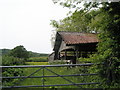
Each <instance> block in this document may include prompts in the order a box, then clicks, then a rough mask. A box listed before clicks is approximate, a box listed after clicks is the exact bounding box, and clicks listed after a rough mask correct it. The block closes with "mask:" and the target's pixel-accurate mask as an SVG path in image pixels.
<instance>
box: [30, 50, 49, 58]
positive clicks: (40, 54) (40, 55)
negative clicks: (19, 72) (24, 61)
mask: <svg viewBox="0 0 120 90" xmlns="http://www.w3.org/2000/svg"><path fill="white" fill-rule="evenodd" d="M28 52H29V55H30V57H47V56H48V54H45V53H36V52H32V51H28Z"/></svg>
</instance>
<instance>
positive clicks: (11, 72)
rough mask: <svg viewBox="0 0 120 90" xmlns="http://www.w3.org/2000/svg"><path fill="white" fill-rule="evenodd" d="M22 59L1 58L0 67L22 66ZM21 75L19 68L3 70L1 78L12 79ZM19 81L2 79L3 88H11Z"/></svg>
mask: <svg viewBox="0 0 120 90" xmlns="http://www.w3.org/2000/svg"><path fill="white" fill-rule="evenodd" d="M24 63H25V62H24V60H23V59H19V58H15V57H12V56H3V57H2V66H13V65H22V64H24ZM21 75H23V71H22V69H20V68H3V69H2V76H3V77H13V76H21ZM18 80H19V79H2V83H3V86H9V85H10V86H11V85H14V83H15V82H17V81H18Z"/></svg>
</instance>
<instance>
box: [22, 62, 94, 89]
mask: <svg viewBox="0 0 120 90" xmlns="http://www.w3.org/2000/svg"><path fill="white" fill-rule="evenodd" d="M26 64H28V65H48V62H26ZM47 68H48V69H50V70H52V71H54V72H55V73H57V74H59V75H70V74H78V73H79V74H80V69H79V68H72V69H70V68H69V69H67V67H54V68H53V67H47ZM38 69H39V68H25V69H24V70H23V71H24V74H25V76H28V75H30V74H31V73H33V72H35V71H36V70H38ZM42 75H43V69H42V70H40V71H38V72H37V73H35V74H34V75H32V76H42ZM44 75H45V76H52V75H55V74H54V73H52V72H50V71H48V70H46V69H44ZM84 77H85V78H84ZM89 77H90V76H81V77H78V76H76V77H75V76H73V77H65V78H66V79H69V80H70V81H72V82H75V83H82V82H84V83H85V82H86V81H87V79H88V78H89ZM83 78H84V79H83ZM43 80H44V84H45V85H54V84H70V82H68V81H66V80H64V79H63V78H61V77H45V78H27V79H25V80H23V81H22V82H21V83H20V85H43ZM90 81H92V79H91V80H90ZM88 86H89V85H88ZM90 87H94V86H93V85H92V86H90ZM47 88H77V86H55V87H47ZM83 88H84V87H83Z"/></svg>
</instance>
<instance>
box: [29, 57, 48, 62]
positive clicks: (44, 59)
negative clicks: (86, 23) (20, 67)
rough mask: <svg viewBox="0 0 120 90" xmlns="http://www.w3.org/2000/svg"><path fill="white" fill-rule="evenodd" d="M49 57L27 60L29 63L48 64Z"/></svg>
mask: <svg viewBox="0 0 120 90" xmlns="http://www.w3.org/2000/svg"><path fill="white" fill-rule="evenodd" d="M47 61H48V57H31V58H29V59H28V60H27V62H47Z"/></svg>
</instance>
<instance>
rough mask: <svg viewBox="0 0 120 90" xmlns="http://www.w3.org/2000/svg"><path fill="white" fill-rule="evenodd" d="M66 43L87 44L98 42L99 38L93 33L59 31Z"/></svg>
mask: <svg viewBox="0 0 120 90" xmlns="http://www.w3.org/2000/svg"><path fill="white" fill-rule="evenodd" d="M58 33H59V34H60V35H61V37H62V38H63V40H64V42H65V43H66V44H68V45H69V44H85V43H97V42H99V41H98V38H97V35H96V34H93V33H80V32H58Z"/></svg>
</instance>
